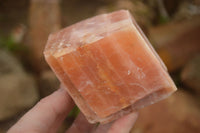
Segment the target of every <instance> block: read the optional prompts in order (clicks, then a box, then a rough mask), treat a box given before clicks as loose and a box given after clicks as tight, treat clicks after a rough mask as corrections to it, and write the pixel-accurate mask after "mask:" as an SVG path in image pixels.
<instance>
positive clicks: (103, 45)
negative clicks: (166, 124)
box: [44, 10, 176, 123]
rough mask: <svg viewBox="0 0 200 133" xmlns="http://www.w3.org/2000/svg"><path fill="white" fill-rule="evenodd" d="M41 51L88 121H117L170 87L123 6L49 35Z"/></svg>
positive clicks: (171, 89)
mask: <svg viewBox="0 0 200 133" xmlns="http://www.w3.org/2000/svg"><path fill="white" fill-rule="evenodd" d="M44 54H45V58H46V60H47V62H48V64H49V65H50V67H51V68H52V69H53V70H54V72H55V73H56V75H57V76H58V78H59V79H60V81H61V82H62V83H63V84H64V85H65V86H66V89H67V91H68V93H69V94H70V95H71V97H72V98H73V99H74V101H75V103H76V104H77V105H78V107H79V108H80V109H81V111H82V112H83V113H84V114H85V116H86V117H87V119H88V120H89V121H90V122H91V123H95V122H101V123H105V122H109V121H111V120H114V119H117V118H119V117H121V116H122V115H125V114H127V113H129V112H131V111H134V110H136V109H139V108H142V107H144V106H146V105H149V104H152V103H155V102H157V101H159V100H161V99H164V98H166V97H167V96H169V95H170V94H172V93H173V92H174V91H175V90H176V87H175V85H174V83H173V81H172V80H171V78H170V76H169V75H168V73H167V69H166V67H165V65H164V63H163V62H162V61H161V59H160V58H159V56H158V55H157V53H156V52H155V51H154V49H153V48H152V46H151V44H150V43H149V41H148V40H147V38H146V37H145V36H144V34H143V33H142V31H141V30H140V29H139V27H138V25H137V24H136V23H135V21H134V19H133V17H132V16H131V14H130V13H129V12H128V11H126V10H120V11H116V12H113V13H109V14H103V15H99V16H96V17H93V18H89V19H86V20H84V21H81V22H79V23H76V24H74V25H71V26H69V27H67V28H65V29H63V30H61V31H59V32H57V33H54V34H51V35H50V36H49V39H48V42H47V45H46V48H45V51H44Z"/></svg>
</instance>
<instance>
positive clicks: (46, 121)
mask: <svg viewBox="0 0 200 133" xmlns="http://www.w3.org/2000/svg"><path fill="white" fill-rule="evenodd" d="M73 107H74V103H73V101H72V99H71V98H70V96H69V95H68V94H67V92H66V90H64V89H59V90H57V91H56V92H54V93H53V94H51V95H50V96H48V97H46V98H44V99H42V100H40V102H38V103H37V104H36V105H35V106H34V107H33V108H32V109H31V110H30V111H29V112H27V113H26V114H25V115H24V116H23V117H22V118H21V119H20V120H19V121H18V122H17V123H16V124H15V125H14V126H13V127H12V128H11V129H10V130H9V131H8V133H22V132H31V133H32V132H37V133H53V132H55V131H56V130H57V128H58V127H59V126H60V124H61V123H62V121H63V120H64V119H65V118H66V116H67V114H68V113H69V112H70V111H71V109H72V108H73Z"/></svg>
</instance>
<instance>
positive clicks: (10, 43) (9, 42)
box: [0, 36, 25, 52]
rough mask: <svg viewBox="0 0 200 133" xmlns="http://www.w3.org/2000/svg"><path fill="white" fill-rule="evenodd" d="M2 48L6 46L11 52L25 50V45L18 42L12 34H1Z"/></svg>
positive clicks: (0, 45) (0, 44) (0, 43)
mask: <svg viewBox="0 0 200 133" xmlns="http://www.w3.org/2000/svg"><path fill="white" fill-rule="evenodd" d="M0 48H5V49H7V50H9V51H11V52H15V51H21V50H24V49H25V47H24V46H22V45H21V44H19V43H16V42H15V41H14V40H13V38H12V37H11V36H6V37H5V36H0Z"/></svg>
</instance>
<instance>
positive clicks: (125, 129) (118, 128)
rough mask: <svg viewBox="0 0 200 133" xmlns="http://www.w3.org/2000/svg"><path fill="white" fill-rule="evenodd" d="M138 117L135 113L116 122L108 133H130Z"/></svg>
mask: <svg viewBox="0 0 200 133" xmlns="http://www.w3.org/2000/svg"><path fill="white" fill-rule="evenodd" d="M137 116H138V113H136V112H133V113H131V114H128V115H126V116H124V117H122V118H120V119H118V120H116V121H115V122H114V123H113V124H112V126H111V127H110V129H109V130H108V133H129V132H130V130H131V128H132V127H133V125H134V123H135V121H136V119H137Z"/></svg>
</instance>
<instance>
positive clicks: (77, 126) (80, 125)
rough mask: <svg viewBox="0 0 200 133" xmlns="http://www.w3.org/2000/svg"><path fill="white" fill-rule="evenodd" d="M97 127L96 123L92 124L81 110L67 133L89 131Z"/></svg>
mask: <svg viewBox="0 0 200 133" xmlns="http://www.w3.org/2000/svg"><path fill="white" fill-rule="evenodd" d="M95 127H96V124H90V123H89V122H88V121H87V119H86V118H85V116H84V115H83V114H82V113H81V112H80V113H79V115H78V116H77V118H76V119H75V121H74V123H73V124H72V125H71V127H70V128H69V129H68V130H67V131H66V133H89V132H91V131H92V130H93V129H94V128H95Z"/></svg>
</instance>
